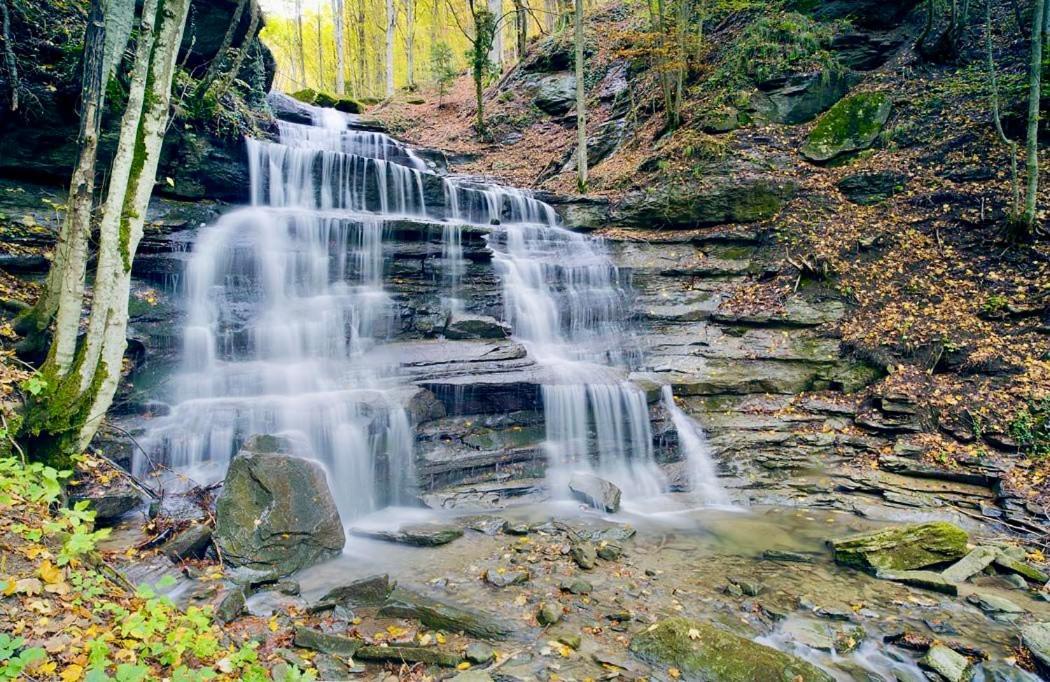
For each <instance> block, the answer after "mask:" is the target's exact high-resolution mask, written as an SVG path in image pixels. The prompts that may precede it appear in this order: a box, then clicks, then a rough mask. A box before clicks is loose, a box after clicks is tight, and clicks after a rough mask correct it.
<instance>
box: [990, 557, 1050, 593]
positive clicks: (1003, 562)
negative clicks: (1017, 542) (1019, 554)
mask: <svg viewBox="0 0 1050 682" xmlns="http://www.w3.org/2000/svg"><path fill="white" fill-rule="evenodd" d="M995 565H996V566H997V567H998V568H1001V569H1003V570H1005V571H1010V572H1011V573H1016V574H1017V575H1019V576H1021V577H1023V578H1025V579H1027V580H1031V581H1033V582H1037V583H1039V584H1040V585H1045V584H1046V583H1047V582H1048V581H1050V576H1048V575H1047V574H1046V573H1044V572H1043V571H1041V570H1039V569H1038V568H1036V567H1035V566H1033V565H1031V564H1029V563H1028V562H1026V561H1023V560H1021V559H1017V558H1014V557H1011V556H1008V555H1006V554H1003V553H1000V554H999V555H998V556H997V557H995Z"/></svg>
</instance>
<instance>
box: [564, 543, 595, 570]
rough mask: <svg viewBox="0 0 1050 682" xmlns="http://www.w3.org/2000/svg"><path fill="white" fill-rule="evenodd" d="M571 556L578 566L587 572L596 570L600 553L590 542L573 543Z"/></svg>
mask: <svg viewBox="0 0 1050 682" xmlns="http://www.w3.org/2000/svg"><path fill="white" fill-rule="evenodd" d="M569 554H570V555H571V556H572V560H573V561H575V562H576V565H577V566H579V567H580V568H582V569H583V570H585V571H589V570H591V569H592V568H594V565H595V564H596V563H597V561H598V552H597V551H596V550H595V549H594V545H593V544H591V543H590V542H576V543H573V545H572V548H571V549H570V550H569Z"/></svg>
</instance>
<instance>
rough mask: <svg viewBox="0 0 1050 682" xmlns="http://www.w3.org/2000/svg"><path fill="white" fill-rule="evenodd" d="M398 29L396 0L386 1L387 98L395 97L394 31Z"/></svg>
mask: <svg viewBox="0 0 1050 682" xmlns="http://www.w3.org/2000/svg"><path fill="white" fill-rule="evenodd" d="M396 27H397V14H396V13H395V9H394V0H386V96H387V97H393V95H394V29H395V28H396Z"/></svg>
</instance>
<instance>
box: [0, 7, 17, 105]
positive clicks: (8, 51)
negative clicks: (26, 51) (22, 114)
mask: <svg viewBox="0 0 1050 682" xmlns="http://www.w3.org/2000/svg"><path fill="white" fill-rule="evenodd" d="M0 38H3V40H4V68H5V69H7V88H8V91H9V100H8V103H7V107H8V109H9V110H10V111H18V87H19V86H18V61H17V60H15V44H14V39H13V38H12V37H11V12H10V10H8V8H7V0H0Z"/></svg>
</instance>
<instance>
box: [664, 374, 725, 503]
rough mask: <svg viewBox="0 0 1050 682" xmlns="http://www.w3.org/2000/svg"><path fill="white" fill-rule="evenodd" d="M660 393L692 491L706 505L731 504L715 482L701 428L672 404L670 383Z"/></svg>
mask: <svg viewBox="0 0 1050 682" xmlns="http://www.w3.org/2000/svg"><path fill="white" fill-rule="evenodd" d="M661 392H662V397H663V401H664V407H666V408H667V413H668V414H670V415H671V421H672V422H673V423H674V428H675V431H677V432H678V447H679V448H680V449H681V451H682V454H683V455H684V456H685V461H686V464H687V465H688V468H687V469H686V471H687V473H688V475H689V483H690V485H692V488H693V492H694V493H698V494H699V495H700V499H701V500H702V501H703V502H704V503H705V504H710V505H728V504H730V500H729V495H727V494H726V491H725V488H723V487H722V485H721V484H720V483H719V482H718V473H717V472H716V471H715V463H714V461H713V460H712V459H711V450H710V448H709V447H708V445H707V436H706V435H705V434H704V430H703V428H701V426H700V425H699V424H697V423H696V422H695V421H694V420H693V419H692V417H690V416H689V415H687V414H686V413H685V412H683V411H682V408H680V407H678V405H677V404H676V403H675V401H674V389H673V388H672V387H671V385H670V384H666V385H664V387H663V388H662V389H661Z"/></svg>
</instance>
